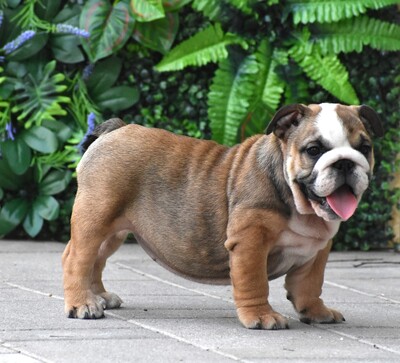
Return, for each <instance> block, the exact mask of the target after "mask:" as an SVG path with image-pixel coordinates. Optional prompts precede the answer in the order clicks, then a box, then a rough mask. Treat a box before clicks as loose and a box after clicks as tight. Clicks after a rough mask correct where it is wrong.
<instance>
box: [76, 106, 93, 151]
mask: <svg viewBox="0 0 400 363" xmlns="http://www.w3.org/2000/svg"><path fill="white" fill-rule="evenodd" d="M87 125H88V128H87V130H86V133H85V135H84V136H83V139H82V141H81V142H80V143H79V144H78V146H77V147H78V150H79V151H80V153H81V154H83V153H84V152H85V151H86V149H87V148H88V145H86V142H89V145H90V143H91V142H90V141H89V140H90V138H93V137H94V136H93V135H92V134H93V131H94V129H95V127H96V115H95V114H94V113H93V112H91V113H89V116H88V118H87ZM92 141H93V140H92Z"/></svg>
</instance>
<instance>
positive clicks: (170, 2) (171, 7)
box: [162, 0, 192, 11]
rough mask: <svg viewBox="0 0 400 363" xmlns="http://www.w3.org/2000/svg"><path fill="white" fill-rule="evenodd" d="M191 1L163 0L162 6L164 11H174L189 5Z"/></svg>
mask: <svg viewBox="0 0 400 363" xmlns="http://www.w3.org/2000/svg"><path fill="white" fill-rule="evenodd" d="M191 1H192V0H163V1H162V4H163V7H164V9H165V10H166V11H175V10H179V9H180V8H182V7H184V6H185V5H186V4H189V3H190V2H191Z"/></svg>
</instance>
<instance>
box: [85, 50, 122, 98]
mask: <svg viewBox="0 0 400 363" xmlns="http://www.w3.org/2000/svg"><path fill="white" fill-rule="evenodd" d="M121 68H122V61H121V59H120V58H117V57H110V58H107V59H104V60H101V61H99V62H97V63H96V65H95V67H94V69H93V73H92V74H91V75H90V77H89V80H88V82H87V87H88V90H89V93H90V94H91V95H92V96H93V97H94V98H96V96H98V95H101V94H102V93H103V92H105V91H107V90H108V89H109V88H111V87H112V85H113V84H114V83H115V82H116V81H117V79H118V77H119V74H120V73H121Z"/></svg>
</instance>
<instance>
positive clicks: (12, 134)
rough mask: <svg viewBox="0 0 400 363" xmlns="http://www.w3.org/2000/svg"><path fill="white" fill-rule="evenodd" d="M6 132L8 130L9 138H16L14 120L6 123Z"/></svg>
mask: <svg viewBox="0 0 400 363" xmlns="http://www.w3.org/2000/svg"><path fill="white" fill-rule="evenodd" d="M6 132H7V138H8V139H9V140H13V141H14V140H15V128H14V127H13V124H12V122H7V124H6Z"/></svg>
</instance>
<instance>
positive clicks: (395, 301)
mask: <svg viewBox="0 0 400 363" xmlns="http://www.w3.org/2000/svg"><path fill="white" fill-rule="evenodd" d="M114 264H115V265H117V266H120V267H121V268H124V269H127V270H130V271H132V272H134V273H136V274H140V275H142V276H146V277H149V278H151V279H153V280H156V281H159V282H162V283H164V284H167V285H170V286H174V287H177V288H180V289H183V290H186V291H191V292H194V293H197V294H200V295H203V296H207V297H210V298H213V299H217V300H222V301H226V302H230V303H233V300H232V299H227V298H223V297H221V296H218V295H213V294H208V293H206V292H203V291H200V290H197V289H190V288H187V287H185V286H182V285H179V284H176V283H174V282H170V281H167V280H164V279H162V278H160V277H157V276H154V275H152V274H149V273H147V272H144V271H142V270H139V269H136V268H133V267H131V266H128V265H125V264H122V263H120V262H116V263H114ZM5 283H6V284H7V285H9V286H12V287H15V288H18V289H21V290H24V291H29V292H32V293H35V294H39V295H44V296H47V297H51V298H54V299H57V300H64V298H63V297H61V296H57V295H52V294H50V293H45V292H42V291H39V290H35V289H31V288H28V287H25V286H22V285H18V284H13V283H10V282H5ZM325 283H327V284H328V285H331V286H333V287H337V288H341V289H344V290H349V291H351V292H354V293H357V294H360V295H364V296H370V297H375V298H380V299H383V300H386V301H390V302H394V303H399V301H397V300H393V299H389V298H386V297H383V296H379V295H373V294H369V293H366V292H363V291H361V290H356V289H353V288H350V287H348V286H345V285H340V284H336V283H334V282H330V281H326V280H325ZM106 315H110V316H113V317H115V318H118V319H122V320H124V321H125V322H127V323H130V324H134V325H137V326H139V327H142V328H144V329H147V330H150V331H153V332H158V333H160V334H162V335H165V336H168V337H170V338H173V339H176V340H178V341H180V342H184V343H186V344H189V345H192V346H194V347H197V348H199V349H202V350H205V351H210V352H214V353H216V354H220V355H221V356H222V355H223V356H225V357H227V358H231V359H234V360H236V361H240V362H248V361H246V360H243V359H241V358H238V357H235V356H231V355H229V354H228V353H223V352H220V351H218V350H215V349H213V348H207V347H203V346H201V345H197V344H195V343H192V342H190V341H189V340H186V339H184V338H181V337H179V336H176V335H174V334H171V333H168V332H166V331H161V330H159V329H157V328H154V327H152V326H149V325H146V324H143V323H140V322H138V321H135V320H132V319H131V320H127V319H125V318H123V317H121V316H119V315H118V314H115V313H112V312H110V311H106ZM286 317H288V318H289V319H292V320H296V321H298V319H296V318H293V317H291V316H286ZM313 327H314V328H316V329H319V330H323V331H328V332H331V333H334V334H336V335H339V336H342V337H345V338H347V339H350V340H353V341H357V342H359V343H361V344H365V345H368V346H370V347H373V348H376V349H381V350H384V351H387V352H390V353H393V354H396V355H400V350H395V349H392V348H389V347H386V346H384V345H381V344H376V343H373V342H371V341H368V340H365V339H360V338H358V337H356V336H354V335H351V334H346V333H343V332H340V331H337V330H334V329H332V328H328V327H323V326H322V325H313ZM4 344H6V343H4ZM29 354H30V353H29ZM34 358H35V359H38V358H36V357H34ZM44 362H50V361H47V360H46V361H44Z"/></svg>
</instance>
